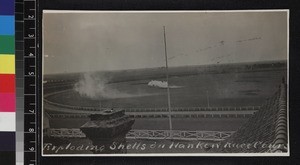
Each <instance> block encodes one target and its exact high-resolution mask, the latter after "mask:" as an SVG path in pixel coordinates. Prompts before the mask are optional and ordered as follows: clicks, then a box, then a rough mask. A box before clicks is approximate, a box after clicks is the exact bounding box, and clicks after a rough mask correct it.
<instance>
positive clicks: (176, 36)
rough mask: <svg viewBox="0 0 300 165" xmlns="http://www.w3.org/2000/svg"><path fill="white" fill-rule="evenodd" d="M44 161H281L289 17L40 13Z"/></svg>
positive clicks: (266, 13)
mask: <svg viewBox="0 0 300 165" xmlns="http://www.w3.org/2000/svg"><path fill="white" fill-rule="evenodd" d="M42 17H43V18H42V25H43V26H42V34H43V36H42V38H43V44H42V48H43V57H42V59H43V71H42V72H43V82H42V93H43V96H42V99H43V101H42V102H43V105H42V130H43V132H42V147H41V149H42V151H41V152H42V154H43V156H289V155H290V147H289V117H288V115H289V114H288V109H289V106H288V104H289V98H288V93H289V88H288V87H289V86H288V85H289V81H288V80H289V69H288V67H289V64H288V59H289V10H224V11H221V10H215V11H196V10H195V11H184V10H182V11H87V10H86V11H84V10H44V11H43V15H42Z"/></svg>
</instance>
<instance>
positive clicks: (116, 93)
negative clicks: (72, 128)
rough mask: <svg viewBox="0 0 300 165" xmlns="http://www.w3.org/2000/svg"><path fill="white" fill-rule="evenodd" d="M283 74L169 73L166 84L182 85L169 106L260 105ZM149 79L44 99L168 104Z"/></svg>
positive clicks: (72, 102) (172, 91) (164, 93)
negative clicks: (88, 93) (93, 93)
mask: <svg viewBox="0 0 300 165" xmlns="http://www.w3.org/2000/svg"><path fill="white" fill-rule="evenodd" d="M283 77H286V70H273V71H272V70H268V71H256V72H237V73H218V74H215V73H214V74H197V75H186V76H184V75H181V76H172V77H171V78H170V79H169V84H170V85H176V86H180V87H181V88H175V89H170V94H171V106H173V107H195V106H200V107H205V106H208V104H209V106H256V105H261V104H262V103H263V102H264V101H265V99H266V98H268V97H270V96H272V94H273V93H274V92H275V91H276V90H277V89H278V86H279V84H280V83H281V79H282V78H283ZM155 80H165V79H164V78H156V79H155ZM97 81H101V79H99V80H97ZM149 81H151V79H143V80H134V81H126V82H116V83H106V84H102V85H101V86H99V88H101V89H103V90H100V91H98V93H96V94H95V95H94V97H90V96H88V95H85V94H82V93H79V92H78V91H76V90H75V87H74V88H71V89H70V90H68V91H66V92H64V93H60V94H57V95H52V96H49V97H47V99H48V100H50V101H53V102H56V103H61V104H66V105H76V106H85V107H99V106H100V104H101V106H102V107H127V108H130V107H132V108H137V107H167V90H166V89H164V88H156V87H150V86H148V85H147V83H148V82H149ZM74 85H75V84H74ZM97 87H98V86H97V85H96V86H95V87H93V88H97ZM94 90H95V91H96V92H97V89H94Z"/></svg>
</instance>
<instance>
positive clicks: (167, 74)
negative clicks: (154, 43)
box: [164, 26, 173, 138]
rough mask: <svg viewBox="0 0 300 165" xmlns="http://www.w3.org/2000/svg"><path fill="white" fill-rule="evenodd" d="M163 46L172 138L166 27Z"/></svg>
mask: <svg viewBox="0 0 300 165" xmlns="http://www.w3.org/2000/svg"><path fill="white" fill-rule="evenodd" d="M164 44H165V59H166V77H167V92H168V110H169V126H170V137H171V138H172V137H173V135H172V130H173V128H172V117H171V115H172V114H171V100H170V87H169V68H168V53H167V40H166V27H165V26H164Z"/></svg>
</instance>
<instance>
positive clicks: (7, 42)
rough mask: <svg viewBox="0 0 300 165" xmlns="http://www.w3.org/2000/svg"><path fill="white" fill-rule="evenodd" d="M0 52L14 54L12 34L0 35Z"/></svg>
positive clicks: (13, 37)
mask: <svg viewBox="0 0 300 165" xmlns="http://www.w3.org/2000/svg"><path fill="white" fill-rule="evenodd" d="M0 54H15V36H14V35H0Z"/></svg>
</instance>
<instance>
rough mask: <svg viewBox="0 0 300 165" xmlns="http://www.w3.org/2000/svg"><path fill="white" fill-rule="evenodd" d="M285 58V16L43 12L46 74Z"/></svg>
mask: <svg viewBox="0 0 300 165" xmlns="http://www.w3.org/2000/svg"><path fill="white" fill-rule="evenodd" d="M163 26H165V27H166V36H167V51H168V57H169V66H171V67H172V66H185V65H204V64H217V63H219V64H224V63H237V62H253V61H270V60H284V59H287V13H286V12H285V11H282V12H230V13H229V12H213V13H212V12H199V13H103V12H101V13H99V12H98V13H91V12H89V13H70V12H69V13H61V12H60V13H54V12H51V13H44V15H43V33H44V36H43V39H44V43H43V44H44V45H43V46H44V57H45V58H44V68H45V70H44V71H45V73H46V74H48V73H69V72H85V71H97V70H123V69H136V68H151V67H161V66H164V65H165V61H164V42H163V39H164V38H163Z"/></svg>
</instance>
